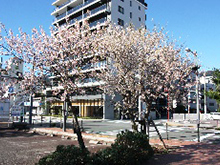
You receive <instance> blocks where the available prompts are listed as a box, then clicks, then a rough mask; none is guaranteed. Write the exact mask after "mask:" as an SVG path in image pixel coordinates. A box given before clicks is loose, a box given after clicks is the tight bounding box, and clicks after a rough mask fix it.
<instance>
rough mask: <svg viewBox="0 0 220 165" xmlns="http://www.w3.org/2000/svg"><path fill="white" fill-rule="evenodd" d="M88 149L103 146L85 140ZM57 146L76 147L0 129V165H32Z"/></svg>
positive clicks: (56, 139)
mask: <svg viewBox="0 0 220 165" xmlns="http://www.w3.org/2000/svg"><path fill="white" fill-rule="evenodd" d="M85 144H86V146H87V147H88V149H89V150H90V151H92V152H95V151H97V150H99V149H101V148H105V147H106V146H104V145H95V144H92V143H89V141H88V140H85ZM58 145H78V142H77V141H76V140H67V139H61V138H60V137H48V136H43V135H39V134H32V133H27V132H23V131H15V130H10V129H0V151H1V152H0V165H15V164H16V165H33V164H35V163H37V162H38V160H39V159H40V158H41V157H43V156H44V155H47V154H49V153H51V152H53V151H55V149H56V146H58Z"/></svg>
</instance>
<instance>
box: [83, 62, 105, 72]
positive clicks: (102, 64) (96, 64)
mask: <svg viewBox="0 0 220 165" xmlns="http://www.w3.org/2000/svg"><path fill="white" fill-rule="evenodd" d="M104 66H106V61H99V62H96V63H94V64H87V65H84V66H83V67H82V68H81V69H82V70H88V69H93V68H100V67H104Z"/></svg>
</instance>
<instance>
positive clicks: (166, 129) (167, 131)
mask: <svg viewBox="0 0 220 165" xmlns="http://www.w3.org/2000/svg"><path fill="white" fill-rule="evenodd" d="M166 134H167V140H169V135H168V123H166Z"/></svg>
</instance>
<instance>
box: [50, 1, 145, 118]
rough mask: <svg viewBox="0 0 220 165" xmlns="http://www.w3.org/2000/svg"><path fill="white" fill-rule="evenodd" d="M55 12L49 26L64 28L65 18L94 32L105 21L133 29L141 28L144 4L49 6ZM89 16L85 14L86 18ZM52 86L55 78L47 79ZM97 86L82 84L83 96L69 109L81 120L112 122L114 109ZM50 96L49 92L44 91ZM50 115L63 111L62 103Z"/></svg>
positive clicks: (89, 80)
mask: <svg viewBox="0 0 220 165" xmlns="http://www.w3.org/2000/svg"><path fill="white" fill-rule="evenodd" d="M52 5H53V6H55V10H54V11H53V12H52V13H51V15H53V16H54V17H55V19H54V22H53V25H55V26H56V25H57V24H58V25H59V26H63V25H66V18H68V19H69V24H70V26H71V25H74V23H75V21H76V20H77V21H78V22H79V23H80V25H82V23H83V20H84V19H88V22H89V26H90V28H91V30H92V29H95V28H96V25H97V23H99V24H100V25H102V24H103V23H104V22H105V21H107V20H108V21H111V23H114V24H118V25H121V26H127V25H129V24H130V23H132V24H133V25H134V26H135V27H136V28H139V27H141V26H145V21H146V14H145V11H146V9H147V4H146V3H145V2H144V0H57V1H55V2H54V3H52ZM88 13H89V14H88ZM105 65H106V61H105V60H104V61H99V62H97V63H93V64H87V65H85V66H83V67H82V71H83V72H89V71H91V70H94V69H96V70H97V69H99V68H103V67H105ZM51 81H52V85H53V86H54V87H55V86H57V87H58V83H57V80H56V78H55V77H53V78H51ZM99 85H100V82H97V81H96V80H94V79H92V78H86V79H84V80H82V84H80V87H81V88H84V89H87V90H86V93H85V95H77V94H76V95H75V96H72V99H71V100H72V106H73V108H76V109H77V110H78V112H79V116H82V117H101V118H103V119H113V118H114V106H113V105H112V103H111V101H110V96H108V95H105V94H103V92H102V91H100V90H99V88H98V87H99ZM47 94H50V91H49V90H48V91H47ZM52 107H53V111H54V112H56V113H58V111H60V109H62V108H63V103H62V102H61V101H60V102H59V101H57V100H56V101H54V102H53V103H52Z"/></svg>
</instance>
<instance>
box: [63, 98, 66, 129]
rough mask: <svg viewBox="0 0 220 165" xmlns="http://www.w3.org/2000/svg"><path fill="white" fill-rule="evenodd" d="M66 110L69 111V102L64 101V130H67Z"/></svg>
mask: <svg viewBox="0 0 220 165" xmlns="http://www.w3.org/2000/svg"><path fill="white" fill-rule="evenodd" d="M66 111H67V102H66V101H64V102H63V132H66Z"/></svg>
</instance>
